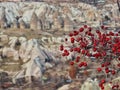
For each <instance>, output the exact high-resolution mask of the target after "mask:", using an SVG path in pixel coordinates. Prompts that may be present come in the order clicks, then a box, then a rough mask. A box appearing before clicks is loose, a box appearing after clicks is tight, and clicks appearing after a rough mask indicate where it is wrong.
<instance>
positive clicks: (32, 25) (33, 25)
mask: <svg viewBox="0 0 120 90" xmlns="http://www.w3.org/2000/svg"><path fill="white" fill-rule="evenodd" d="M37 25H38V17H37V15H36V13H35V12H33V14H32V17H31V20H30V29H32V30H36V29H37Z"/></svg>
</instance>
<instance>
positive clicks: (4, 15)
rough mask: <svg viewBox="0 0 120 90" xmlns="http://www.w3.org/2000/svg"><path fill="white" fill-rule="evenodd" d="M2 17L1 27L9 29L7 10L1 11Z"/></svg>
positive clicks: (0, 19)
mask: <svg viewBox="0 0 120 90" xmlns="http://www.w3.org/2000/svg"><path fill="white" fill-rule="evenodd" d="M1 13H2V14H1V17H0V27H1V28H6V27H7V19H6V14H5V8H2V11H1Z"/></svg>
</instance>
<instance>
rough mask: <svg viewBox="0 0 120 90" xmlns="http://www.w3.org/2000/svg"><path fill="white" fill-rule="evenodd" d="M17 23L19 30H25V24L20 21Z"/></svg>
mask: <svg viewBox="0 0 120 90" xmlns="http://www.w3.org/2000/svg"><path fill="white" fill-rule="evenodd" d="M19 23H20V29H25V28H26V25H25V22H24V21H23V20H22V19H21V20H20V21H19Z"/></svg>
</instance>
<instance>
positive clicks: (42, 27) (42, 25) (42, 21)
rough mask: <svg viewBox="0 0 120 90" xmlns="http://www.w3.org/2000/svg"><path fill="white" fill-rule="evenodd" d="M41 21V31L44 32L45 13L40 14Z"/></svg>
mask: <svg viewBox="0 0 120 90" xmlns="http://www.w3.org/2000/svg"><path fill="white" fill-rule="evenodd" d="M38 18H39V20H40V23H39V24H41V30H44V29H45V28H44V26H45V19H46V18H45V12H43V13H40V14H39V17H38Z"/></svg>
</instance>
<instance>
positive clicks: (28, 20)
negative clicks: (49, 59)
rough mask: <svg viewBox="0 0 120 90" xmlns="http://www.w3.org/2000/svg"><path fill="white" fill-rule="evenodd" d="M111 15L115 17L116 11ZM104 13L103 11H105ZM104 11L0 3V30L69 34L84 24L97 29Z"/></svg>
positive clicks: (84, 6)
mask: <svg viewBox="0 0 120 90" xmlns="http://www.w3.org/2000/svg"><path fill="white" fill-rule="evenodd" d="M111 10H114V12H113V14H114V16H115V15H116V14H115V12H116V8H112V9H111ZM106 12H107V11H106ZM102 14H105V13H104V9H103V10H102V12H101V10H100V11H99V10H97V8H96V7H94V6H92V5H88V4H84V3H77V4H72V3H70V4H67V3H60V4H48V3H46V2H40V3H37V2H33V3H31V4H29V2H16V3H14V2H2V3H0V17H1V18H0V21H1V22H0V27H1V28H20V29H26V28H30V29H32V30H64V31H69V30H73V29H74V28H78V27H79V26H80V25H81V24H83V23H87V24H90V25H92V26H94V27H96V26H99V25H100V23H101V21H102V18H104V16H101V15H102Z"/></svg>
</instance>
